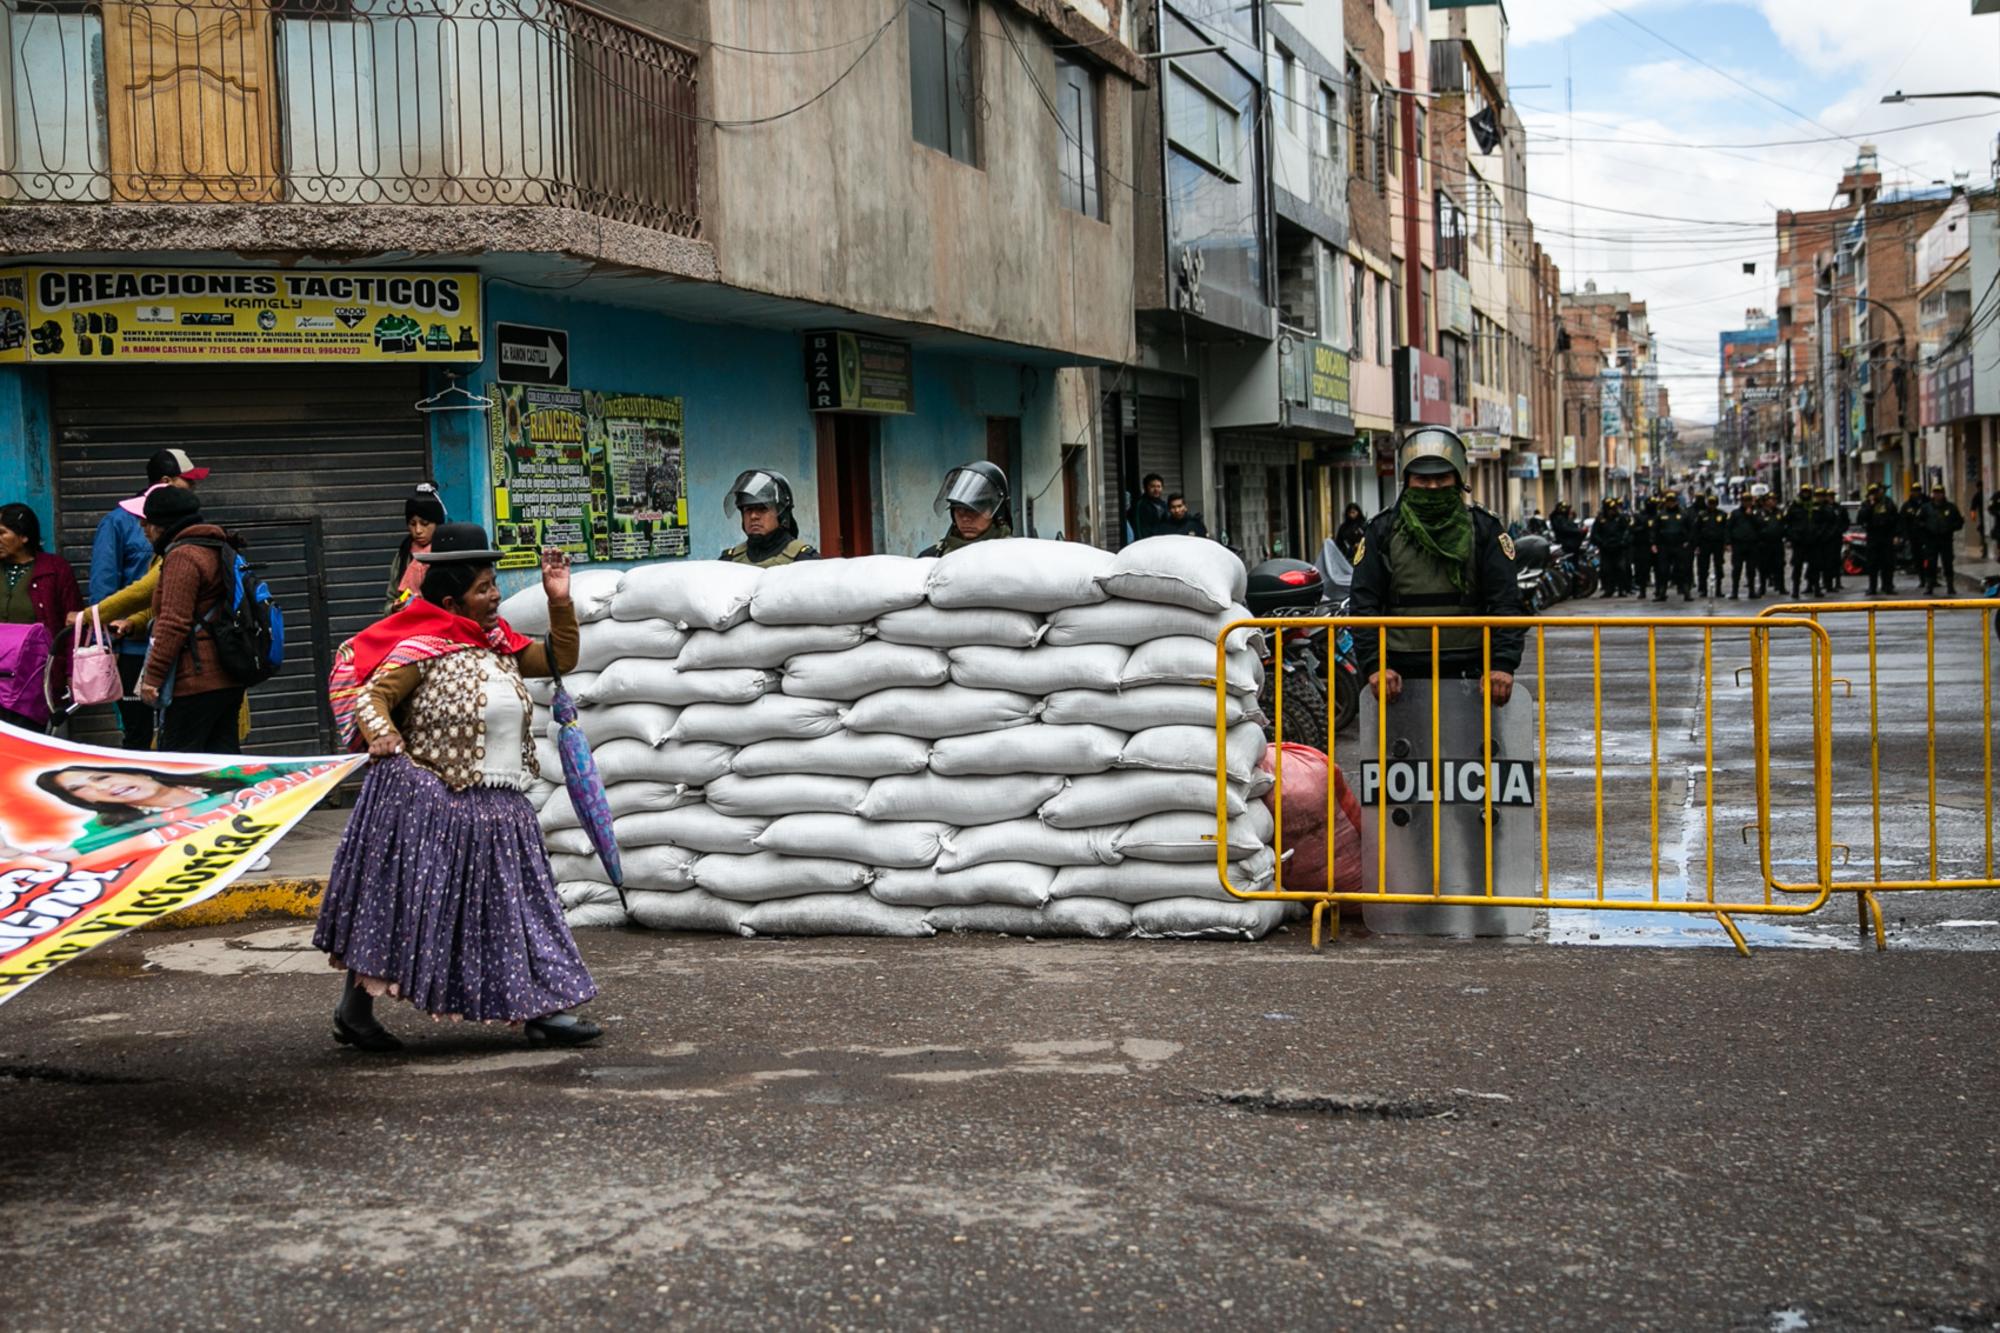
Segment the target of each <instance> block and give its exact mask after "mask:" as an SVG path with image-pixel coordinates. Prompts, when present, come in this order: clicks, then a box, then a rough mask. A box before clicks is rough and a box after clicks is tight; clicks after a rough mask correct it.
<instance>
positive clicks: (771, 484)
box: [722, 467, 799, 537]
mask: <svg viewBox="0 0 2000 1333" xmlns="http://www.w3.org/2000/svg"><path fill="white" fill-rule="evenodd" d="M760 506H761V507H765V508H770V509H774V510H776V511H777V513H778V526H779V527H781V528H783V529H784V530H785V531H787V532H789V533H791V534H792V535H793V536H794V537H796V536H798V535H799V522H798V520H797V519H795V518H793V517H792V483H791V482H790V481H788V480H786V479H785V474H784V473H782V472H773V471H771V470H770V469H769V468H760V467H753V468H745V469H744V470H743V471H741V472H739V473H737V474H736V480H735V482H734V483H732V484H731V485H730V487H729V490H728V491H727V492H725V493H724V495H723V497H722V512H723V513H724V514H725V515H727V516H729V517H731V518H734V517H735V516H736V515H737V514H740V513H741V512H743V511H744V510H745V509H754V508H758V507H760Z"/></svg>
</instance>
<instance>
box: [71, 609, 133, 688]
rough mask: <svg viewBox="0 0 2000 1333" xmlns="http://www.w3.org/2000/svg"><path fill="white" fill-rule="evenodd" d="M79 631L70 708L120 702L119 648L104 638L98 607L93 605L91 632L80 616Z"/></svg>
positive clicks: (123, 685) (72, 655)
mask: <svg viewBox="0 0 2000 1333" xmlns="http://www.w3.org/2000/svg"><path fill="white" fill-rule="evenodd" d="M76 633H77V643H76V651H75V652H74V653H72V654H71V655H70V666H69V697H70V701H71V702H70V707H71V708H72V709H76V708H88V707H90V706H92V705H93V704H115V703H117V702H118V701H119V700H120V699H122V698H124V697H125V683H124V682H123V681H122V680H120V679H119V677H118V650H117V649H116V648H114V647H112V645H111V640H109V639H108V638H106V637H105V635H104V624H103V622H102V621H100V620H99V619H98V617H97V608H96V607H94V606H93V607H91V608H90V629H89V632H88V633H86V632H85V630H84V625H83V621H82V620H81V619H79V620H78V621H77V622H76Z"/></svg>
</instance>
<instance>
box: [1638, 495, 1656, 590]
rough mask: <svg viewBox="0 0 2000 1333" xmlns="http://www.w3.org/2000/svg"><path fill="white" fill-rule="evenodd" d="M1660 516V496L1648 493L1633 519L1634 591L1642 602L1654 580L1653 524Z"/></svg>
mask: <svg viewBox="0 0 2000 1333" xmlns="http://www.w3.org/2000/svg"><path fill="white" fill-rule="evenodd" d="M1659 517H1660V497H1659V496H1658V495H1648V496H1647V497H1646V498H1645V499H1644V500H1643V501H1641V502H1640V504H1639V512H1638V514H1637V516H1635V517H1634V518H1633V520H1632V580H1633V583H1634V584H1635V585H1636V586H1635V587H1634V589H1633V592H1634V594H1635V595H1636V596H1637V597H1638V599H1639V600H1640V601H1642V602H1643V601H1645V600H1646V590H1647V589H1648V588H1649V587H1650V586H1651V585H1652V582H1653V525H1654V524H1655V523H1656V522H1658V521H1659Z"/></svg>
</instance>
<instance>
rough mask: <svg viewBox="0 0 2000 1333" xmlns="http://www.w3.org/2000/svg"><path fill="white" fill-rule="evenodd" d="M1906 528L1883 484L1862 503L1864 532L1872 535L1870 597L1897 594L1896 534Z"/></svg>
mask: <svg viewBox="0 0 2000 1333" xmlns="http://www.w3.org/2000/svg"><path fill="white" fill-rule="evenodd" d="M1902 526H1903V520H1902V516H1901V515H1900V514H1898V513H1897V512H1896V506H1895V504H1894V503H1893V502H1891V501H1890V499H1889V492H1888V491H1887V490H1885V489H1884V488H1883V486H1882V483H1881V482H1879V481H1878V482H1876V483H1875V484H1874V485H1872V486H1870V487H1869V488H1868V498H1867V499H1866V500H1863V501H1862V502H1861V528H1862V531H1864V532H1866V533H1867V534H1868V591H1869V593H1870V595H1874V594H1877V593H1885V592H1894V591H1896V533H1897V531H1898V530H1899V529H1900V528H1901V527H1902Z"/></svg>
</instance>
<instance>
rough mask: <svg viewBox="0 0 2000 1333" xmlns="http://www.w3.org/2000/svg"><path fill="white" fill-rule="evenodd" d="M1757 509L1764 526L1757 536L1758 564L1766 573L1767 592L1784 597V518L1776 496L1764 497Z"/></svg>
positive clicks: (1765, 586) (1759, 501)
mask: <svg viewBox="0 0 2000 1333" xmlns="http://www.w3.org/2000/svg"><path fill="white" fill-rule="evenodd" d="M1757 507H1758V513H1759V516H1760V517H1761V518H1762V519H1763V524H1764V526H1763V529H1762V531H1760V532H1759V533H1758V534H1757V563H1758V565H1759V566H1760V567H1761V568H1762V569H1763V571H1764V588H1765V591H1767V592H1772V593H1775V594H1776V595H1777V596H1780V597H1782V596H1784V593H1785V521H1784V516H1783V515H1782V514H1780V513H1779V512H1778V501H1777V498H1776V497H1775V496H1770V495H1766V496H1764V497H1762V498H1761V499H1760V500H1758V502H1757Z"/></svg>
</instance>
